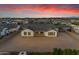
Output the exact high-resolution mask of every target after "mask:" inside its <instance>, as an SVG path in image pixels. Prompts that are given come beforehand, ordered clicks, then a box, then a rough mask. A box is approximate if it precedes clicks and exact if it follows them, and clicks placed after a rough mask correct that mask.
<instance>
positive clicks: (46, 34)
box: [44, 30, 57, 37]
mask: <svg viewBox="0 0 79 59" xmlns="http://www.w3.org/2000/svg"><path fill="white" fill-rule="evenodd" d="M48 32H55V35H48ZM44 35H45V36H47V37H57V31H55V30H50V31H47V32H44Z"/></svg>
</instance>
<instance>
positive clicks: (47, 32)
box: [21, 23, 58, 37]
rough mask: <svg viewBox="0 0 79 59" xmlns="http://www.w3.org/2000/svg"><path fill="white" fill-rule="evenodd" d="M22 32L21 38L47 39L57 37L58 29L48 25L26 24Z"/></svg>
mask: <svg viewBox="0 0 79 59" xmlns="http://www.w3.org/2000/svg"><path fill="white" fill-rule="evenodd" d="M23 29H24V30H22V31H21V36H23V37H31V36H39V37H40V36H46V37H57V32H58V31H57V28H55V27H54V26H53V24H47V23H42V24H40V23H31V24H27V25H26V24H25V25H24V26H23Z"/></svg>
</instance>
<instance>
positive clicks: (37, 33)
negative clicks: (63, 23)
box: [34, 32, 44, 37]
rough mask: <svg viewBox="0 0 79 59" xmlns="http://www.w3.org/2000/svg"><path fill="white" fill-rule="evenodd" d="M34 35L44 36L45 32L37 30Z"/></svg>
mask: <svg viewBox="0 0 79 59" xmlns="http://www.w3.org/2000/svg"><path fill="white" fill-rule="evenodd" d="M34 36H35V37H43V36H44V32H35V33H34Z"/></svg>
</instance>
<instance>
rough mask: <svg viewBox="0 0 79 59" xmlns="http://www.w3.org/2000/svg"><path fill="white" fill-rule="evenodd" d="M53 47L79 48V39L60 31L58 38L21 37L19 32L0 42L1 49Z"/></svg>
mask: <svg viewBox="0 0 79 59" xmlns="http://www.w3.org/2000/svg"><path fill="white" fill-rule="evenodd" d="M53 48H75V49H79V40H78V39H74V38H73V37H72V36H71V35H69V34H67V33H59V35H58V37H57V38H48V37H21V35H20V33H19V34H18V35H16V36H14V37H13V38H9V39H7V40H6V41H5V42H3V43H1V44H0V51H21V50H26V51H27V50H31V51H52V49H53Z"/></svg>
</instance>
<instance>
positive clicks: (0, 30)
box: [0, 23, 20, 37]
mask: <svg viewBox="0 0 79 59" xmlns="http://www.w3.org/2000/svg"><path fill="white" fill-rule="evenodd" d="M19 29H20V25H17V24H7V23H2V24H0V37H2V36H5V35H7V34H9V33H11V32H14V31H18V30H19Z"/></svg>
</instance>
